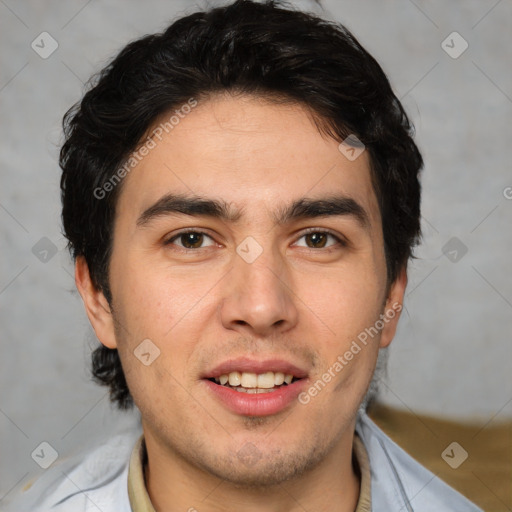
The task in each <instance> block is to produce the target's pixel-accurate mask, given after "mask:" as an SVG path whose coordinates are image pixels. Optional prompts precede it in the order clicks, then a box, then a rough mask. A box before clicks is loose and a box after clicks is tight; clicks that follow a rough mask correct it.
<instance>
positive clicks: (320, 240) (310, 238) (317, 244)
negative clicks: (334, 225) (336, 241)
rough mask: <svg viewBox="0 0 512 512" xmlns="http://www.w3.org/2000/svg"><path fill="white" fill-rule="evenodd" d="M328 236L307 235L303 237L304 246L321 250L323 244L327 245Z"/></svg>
mask: <svg viewBox="0 0 512 512" xmlns="http://www.w3.org/2000/svg"><path fill="white" fill-rule="evenodd" d="M328 236H329V234H328V233H321V232H318V233H309V234H307V235H305V237H306V240H307V241H306V244H307V246H308V247H312V248H313V249H319V248H320V249H322V248H323V247H325V244H326V243H327V237H328Z"/></svg>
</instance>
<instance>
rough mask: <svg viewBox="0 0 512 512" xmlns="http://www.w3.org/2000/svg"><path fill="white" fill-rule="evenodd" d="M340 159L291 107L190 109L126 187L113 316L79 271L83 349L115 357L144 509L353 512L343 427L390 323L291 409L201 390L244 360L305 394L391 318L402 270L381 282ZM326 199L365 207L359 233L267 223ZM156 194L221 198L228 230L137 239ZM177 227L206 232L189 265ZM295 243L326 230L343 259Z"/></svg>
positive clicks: (380, 252) (366, 197)
mask: <svg viewBox="0 0 512 512" xmlns="http://www.w3.org/2000/svg"><path fill="white" fill-rule="evenodd" d="M156 124H158V123H155V125H156ZM338 144H339V143H338V142H337V141H335V140H333V139H331V138H329V137H327V136H324V135H321V134H320V133H319V131H318V129H317V128H316V126H315V125H314V123H313V122H312V119H311V117H310V116H309V115H308V113H307V111H306V110H305V109H304V108H303V107H302V106H300V105H296V104H295V105H294V104H288V105H276V104H271V103H269V102H267V101H265V100H264V99H261V98H256V97H252V96H231V95H227V94H225V95H218V96H215V97H213V98H210V99H209V100H206V101H203V102H200V103H199V105H198V106H197V107H196V108H195V109H193V110H192V112H191V113H190V114H188V115H187V116H186V117H185V118H184V119H182V120H181V121H180V123H179V124H178V125H177V126H176V127H175V128H174V129H173V131H172V132H171V133H170V134H169V135H168V136H166V137H165V138H164V139H163V140H162V141H159V142H158V144H157V145H156V147H155V148H154V149H152V150H151V151H150V152H149V154H148V155H147V156H145V157H144V158H143V159H142V161H141V162H140V163H139V164H138V165H137V166H136V167H135V168H134V169H133V170H132V171H131V173H130V174H129V175H128V176H127V177H126V178H125V179H124V182H123V184H122V190H121V193H120V197H119V202H118V205H117V210H116V218H115V226H114V238H113V251H112V258H111V265H110V276H109V277H110V286H111V291H112V296H113V301H112V304H111V305H109V304H108V302H107V301H106V299H105V297H104V296H103V294H102V293H101V292H100V291H98V290H97V289H96V288H95V287H94V286H93V285H92V283H91V280H90V276H89V272H88V268H87V264H86V262H85V261H84V260H83V259H82V258H79V259H78V260H77V263H76V282H77V287H78V289H79V291H80V293H81V295H82V298H83V300H84V303H85V307H86V310H87V313H88V316H89V318H90V321H91V323H92V325H93V327H94V329H95V331H96V334H97V336H98V339H99V340H100V341H101V342H102V343H103V344H104V345H105V346H107V347H110V348H117V349H118V350H119V354H120V357H121V361H122V364H123V368H124V371H125V374H126V379H127V382H128V385H129V388H130V391H131V393H132V396H133V398H134V400H135V403H136V405H137V407H138V408H139V409H140V411H141V415H142V424H143V430H144V435H145V440H146V445H147V450H148V467H147V468H146V485H147V488H148V492H149V495H150V498H151V500H152V502H153V504H154V506H155V509H156V510H166V511H174V510H181V511H183V510H188V509H189V508H190V507H195V508H196V509H197V510H198V511H202V510H208V511H220V510H234V509H236V510H240V511H252V510H269V511H283V512H284V511H295V510H304V509H306V510H315V511H320V510H331V511H332V510H333V504H336V505H335V506H336V507H338V508H337V510H339V511H353V510H354V509H355V506H356V503H357V499H358V495H359V481H358V478H357V476H356V473H355V472H354V468H353V466H352V443H353V436H354V427H355V418H356V413H357V409H358V406H359V405H360V403H361V401H362V399H363V397H364V395H365V393H366V391H367V388H368V385H369V383H370V380H371V377H372V374H373V371H374V368H375V364H376V359H377V355H378V351H379V348H381V347H386V346H388V345H389V343H390V342H391V340H392V338H393V336H394V334H395V330H396V326H397V322H398V318H399V314H396V315H395V317H394V318H393V319H392V320H390V321H389V322H387V323H386V324H385V326H384V328H383V329H382V331H381V332H380V334H379V335H378V336H375V337H374V338H373V339H371V340H370V342H369V343H368V344H367V346H365V347H364V348H363V349H362V350H361V351H360V352H359V353H358V354H357V355H356V356H354V358H353V359H352V360H351V361H350V363H349V364H347V365H346V366H345V367H344V368H343V370H342V371H340V372H338V373H336V376H335V378H334V379H332V381H331V382H330V383H329V384H328V385H327V386H326V387H325V388H324V389H323V390H322V391H321V392H320V393H318V395H317V396H316V397H314V399H312V400H311V401H310V402H309V403H308V404H306V405H302V404H300V403H299V402H298V401H294V402H293V403H292V404H291V405H290V406H288V407H287V408H286V409H285V410H283V411H281V412H279V413H277V414H274V415H270V416H265V417H259V418H254V417H247V416H242V415H238V414H235V413H233V412H231V411H230V410H228V409H227V408H226V407H225V406H224V405H223V404H222V403H221V402H220V401H218V400H216V399H215V397H212V394H211V392H209V391H208V389H207V388H206V386H205V384H204V382H203V381H202V380H201V375H203V374H204V372H205V371H207V370H209V369H212V368H213V367H214V366H216V365H217V364H219V363H221V362H223V361H225V360H227V359H231V358H236V357H241V356H247V357H251V358H254V359H257V360H262V359H266V358H279V359H284V360H287V361H290V362H292V363H294V364H296V365H298V366H300V367H301V368H305V369H306V370H307V371H308V374H309V375H308V379H309V382H310V383H314V382H315V381H316V380H317V379H318V378H320V376H321V375H322V374H323V373H324V372H326V371H327V370H328V368H330V367H332V365H333V364H334V362H335V361H336V359H337V358H338V356H340V355H343V354H344V353H345V352H346V351H347V350H348V349H349V347H350V345H351V343H352V341H353V340H354V339H356V338H357V336H358V334H359V333H361V332H362V331H364V329H365V328H366V327H369V326H372V325H374V324H375V322H376V320H378V318H379V315H380V314H381V313H384V312H385V311H386V310H389V309H390V308H391V307H392V305H393V304H395V303H401V302H402V300H403V294H404V290H405V286H406V281H407V279H406V274H405V270H404V271H402V273H401V274H400V275H399V277H398V278H397V280H396V281H395V282H394V283H392V284H391V285H390V286H388V283H387V278H386V264H385V253H384V244H383V235H382V227H381V217H380V212H379V208H378V203H377V198H376V196H375V192H374V190H373V188H372V185H371V179H370V167H369V159H368V154H367V152H363V153H362V154H361V156H359V157H358V158H357V159H356V160H354V161H349V160H348V159H347V158H346V157H345V156H344V155H343V154H342V153H340V151H339V150H338ZM333 192H336V193H337V194H338V193H339V194H343V195H345V196H348V197H351V198H353V199H354V200H355V201H356V202H357V203H359V204H360V205H361V206H362V207H363V208H364V210H365V211H366V213H367V217H368V226H367V228H364V227H363V226H361V224H360V223H359V222H358V221H357V219H355V218H354V216H351V215H339V216H333V217H330V216H322V217H318V218H313V219H302V220H301V219H298V220H293V221H292V222H290V223H286V224H282V225H279V224H276V223H275V222H274V217H273V214H274V212H276V211H277V208H278V207H280V206H281V207H284V206H286V205H287V204H289V203H290V202H291V201H293V200H295V199H299V198H302V197H308V198H313V199H319V198H325V197H329V196H332V194H333ZM169 193H182V194H188V195H191V194H194V195H196V196H202V197H205V198H214V199H223V200H225V201H227V202H228V203H230V204H231V206H232V207H233V208H234V209H239V210H240V218H239V219H238V220H237V221H236V222H228V221H225V220H220V219H216V218H210V217H206V216H188V215H183V214H180V215H177V214H168V215H162V216H159V217H157V218H154V219H152V220H150V221H149V222H148V223H146V224H144V225H143V226H138V225H137V219H138V218H139V216H140V215H141V213H142V212H144V211H145V210H146V209H147V208H148V207H150V206H151V205H153V204H154V203H155V202H156V201H157V200H158V199H160V198H161V197H162V196H164V195H165V194H169ZM186 228H190V229H192V228H193V229H195V230H201V231H204V232H205V233H206V234H207V236H205V237H204V238H203V242H202V245H201V242H199V243H198V244H199V248H192V249H189V250H188V252H186V251H185V250H184V248H183V245H184V244H186V240H185V241H184V240H183V239H182V238H180V237H177V238H174V239H173V243H170V244H166V243H165V242H167V241H168V240H169V239H172V238H173V237H174V236H176V233H177V232H178V231H179V230H182V229H186ZM308 228H315V229H316V231H315V232H317V233H318V232H323V231H325V230H329V231H332V232H333V233H334V234H335V235H336V236H339V238H340V239H344V240H346V244H345V245H342V244H340V243H339V242H337V240H336V239H335V238H332V237H328V238H327V240H325V239H324V241H325V245H324V246H323V247H322V245H323V244H322V243H321V244H320V247H319V246H317V245H315V244H314V243H312V238H311V235H308V236H305V233H304V231H305V230H306V229H308ZM248 236H251V237H253V238H254V239H255V240H256V241H257V242H258V243H259V245H260V246H261V248H262V249H263V252H262V253H261V255H260V256H259V257H258V258H257V259H256V260H255V261H254V262H253V263H247V262H246V261H244V259H242V258H241V257H240V256H239V255H238V254H237V252H236V248H237V246H238V245H239V244H240V243H241V242H242V241H243V240H244V239H245V238H246V237H248ZM209 237H210V238H209ZM180 244H181V245H182V246H180ZM308 245H309V247H308ZM147 338H149V339H150V340H152V342H153V343H154V344H155V345H156V346H157V347H158V348H159V350H160V356H159V357H158V358H157V359H155V360H154V361H153V363H152V364H151V365H149V366H145V365H143V364H141V362H140V361H139V359H137V358H136V357H135V356H134V350H135V348H136V347H137V346H138V345H139V344H140V343H141V341H142V340H144V339H147ZM248 443H250V444H248ZM251 445H253V447H254V448H251V450H255V453H257V460H256V461H255V462H254V463H252V464H246V463H244V462H243V461H242V460H241V459H240V457H237V453H238V452H239V450H241V449H242V448H243V447H244V446H245V447H246V449H247V446H251Z"/></svg>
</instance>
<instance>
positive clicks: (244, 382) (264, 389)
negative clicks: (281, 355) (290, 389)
mask: <svg viewBox="0 0 512 512" xmlns="http://www.w3.org/2000/svg"><path fill="white" fill-rule="evenodd" d="M208 380H209V381H210V382H214V383H216V384H219V385H220V386H224V387H226V388H230V389H233V390H234V391H238V392H239V393H249V394H260V393H272V392H275V391H277V390H278V389H281V387H283V386H288V385H290V384H292V383H293V382H296V381H297V380H299V379H298V378H297V377H295V376H294V375H293V374H291V373H287V374H284V373H283V372H265V373H260V374H257V373H250V372H239V371H234V372H230V373H224V374H222V375H220V376H219V377H212V378H210V379H208Z"/></svg>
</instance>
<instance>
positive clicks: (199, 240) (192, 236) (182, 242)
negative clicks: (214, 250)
mask: <svg viewBox="0 0 512 512" xmlns="http://www.w3.org/2000/svg"><path fill="white" fill-rule="evenodd" d="M207 240H210V242H211V243H209V244H208V245H203V243H205V241H207ZM214 244H215V242H214V241H213V239H212V237H210V236H208V235H207V234H206V233H203V232H202V231H182V232H181V233H178V234H177V235H175V236H173V237H172V238H170V239H169V240H167V241H166V242H165V245H177V246H178V247H182V248H183V249H192V250H193V249H202V248H203V247H209V246H212V245H214Z"/></svg>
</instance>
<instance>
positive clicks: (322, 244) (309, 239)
mask: <svg viewBox="0 0 512 512" xmlns="http://www.w3.org/2000/svg"><path fill="white" fill-rule="evenodd" d="M295 245H298V246H300V247H307V248H309V249H326V250H328V249H331V248H332V249H335V248H336V246H339V248H341V247H345V246H346V243H345V240H344V239H343V238H341V237H339V236H337V235H335V234H333V233H331V232H330V231H322V230H315V229H311V230H310V231H309V232H306V233H303V235H302V236H301V237H300V238H299V241H297V242H296V244H295Z"/></svg>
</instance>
